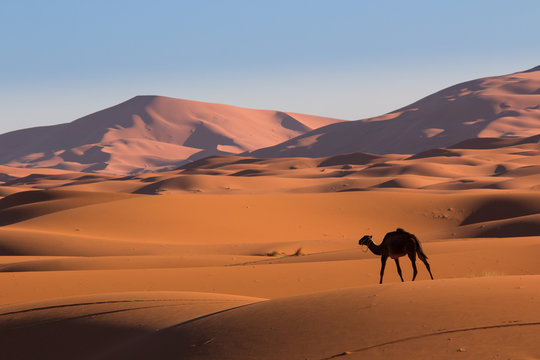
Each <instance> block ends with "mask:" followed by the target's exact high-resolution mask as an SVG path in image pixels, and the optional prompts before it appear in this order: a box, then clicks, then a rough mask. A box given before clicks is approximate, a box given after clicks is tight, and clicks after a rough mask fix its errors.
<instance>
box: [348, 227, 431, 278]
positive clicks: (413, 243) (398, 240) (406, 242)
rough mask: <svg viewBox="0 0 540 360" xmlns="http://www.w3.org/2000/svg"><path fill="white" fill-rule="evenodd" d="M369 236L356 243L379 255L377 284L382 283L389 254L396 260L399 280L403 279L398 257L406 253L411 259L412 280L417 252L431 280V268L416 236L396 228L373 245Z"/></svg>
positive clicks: (414, 276)
mask: <svg viewBox="0 0 540 360" xmlns="http://www.w3.org/2000/svg"><path fill="white" fill-rule="evenodd" d="M371 238H372V237H371V235H365V236H364V237H363V238H361V239H360V241H358V245H366V246H367V247H368V248H369V250H371V252H372V253H374V254H375V255H379V256H380V257H381V280H380V281H379V284H382V279H383V275H384V267H385V265H386V260H387V259H388V257H389V256H390V257H391V258H392V259H394V261H395V262H396V267H397V271H398V274H399V277H400V278H401V281H403V276H402V275H401V267H400V266H399V258H400V257H401V256H405V255H408V256H409V259H411V263H412V267H413V271H414V274H413V278H412V281H414V279H416V274H417V273H418V270H416V254H418V258H419V259H420V260H422V262H423V263H424V265H426V268H427V270H428V271H429V276H431V280H433V275H431V269H430V267H429V263H428V262H427V258H428V257H427V256H426V254H425V253H424V251H423V250H422V246H421V245H420V241H418V239H417V238H416V236H414V235H413V234H410V233H408V232H406V231H405V230H403V229H400V228H398V229H396V231H392V232H389V233H388V234H386V235H385V236H384V239H383V241H382V243H381V244H380V245H375V244H374V243H373V240H371Z"/></svg>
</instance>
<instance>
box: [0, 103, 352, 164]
mask: <svg viewBox="0 0 540 360" xmlns="http://www.w3.org/2000/svg"><path fill="white" fill-rule="evenodd" d="M337 121H341V120H337V119H330V118H324V117H318V116H311V115H303V114H295V113H285V112H280V111H271V110H252V109H244V108H240V107H235V106H230V105H221V104H211V103H203V102H197V101H188V100H181V99H174V98H168V97H162V96H136V97H134V98H132V99H130V100H128V101H126V102H123V103H121V104H118V105H116V106H113V107H110V108H108V109H105V110H101V111H98V112H96V113H93V114H90V115H88V116H85V117H82V118H80V119H78V120H75V121H73V122H71V123H67V124H60V125H53V126H44V127H36V128H30V129H24V130H19V131H13V132H10V133H6V134H3V135H0V164H5V165H10V166H15V167H51V168H58V169H65V170H75V171H84V172H102V173H114V174H129V173H137V172H143V171H161V170H164V169H169V168H171V167H177V166H180V165H181V164H183V163H185V162H187V161H189V160H196V159H200V158H202V157H205V156H209V155H217V154H237V153H241V152H245V151H252V150H255V149H258V148H261V147H266V146H270V145H275V144H277V143H280V142H283V141H285V140H288V139H290V138H293V137H295V136H298V135H300V134H303V133H305V132H308V131H311V130H312V129H315V128H319V127H321V126H324V125H328V124H330V123H334V122H337Z"/></svg>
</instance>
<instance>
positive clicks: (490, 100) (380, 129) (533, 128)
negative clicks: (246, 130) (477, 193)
mask: <svg viewBox="0 0 540 360" xmlns="http://www.w3.org/2000/svg"><path fill="white" fill-rule="evenodd" d="M539 89H540V70H539V68H538V67H536V68H534V69H531V70H530V71H525V72H518V73H514V74H509V75H504V76H494V77H487V78H482V79H477V80H472V81H468V82H465V83H461V84H457V85H454V86H452V87H449V88H447V89H444V90H441V91H439V92H437V93H435V94H432V95H429V96H427V97H425V98H423V99H421V100H419V101H417V102H415V103H413V104H411V105H408V106H406V107H404V108H401V109H398V110H396V111H394V112H391V113H388V114H386V115H382V116H378V117H374V118H369V119H362V120H357V121H352V122H345V123H336V124H330V125H327V126H325V127H322V128H319V129H315V130H313V131H310V132H308V133H306V134H303V135H299V136H298V137H296V138H294V139H291V140H287V141H285V142H283V143H281V144H278V145H274V146H271V147H268V148H265V149H259V150H256V151H253V152H252V153H251V155H253V156H255V157H263V158H264V157H291V156H299V157H323V156H330V155H337V154H343V153H353V152H370V153H376V154H389V153H400V154H415V153H418V152H421V151H425V150H429V149H431V148H441V147H446V146H449V145H452V144H455V143H457V142H460V141H463V140H466V139H470V138H477V137H479V138H484V137H491V138H516V137H517V138H523V137H530V136H534V135H537V134H538V133H539V132H540V91H539Z"/></svg>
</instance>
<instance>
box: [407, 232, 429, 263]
mask: <svg viewBox="0 0 540 360" xmlns="http://www.w3.org/2000/svg"><path fill="white" fill-rule="evenodd" d="M411 236H412V238H413V240H414V242H415V243H416V253H417V254H418V257H419V258H420V260H427V258H428V257H427V255H426V253H424V250H422V245H420V241H418V238H417V237H416V236H414V235H413V234H411Z"/></svg>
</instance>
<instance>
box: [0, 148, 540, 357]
mask: <svg viewBox="0 0 540 360" xmlns="http://www.w3.org/2000/svg"><path fill="white" fill-rule="evenodd" d="M475 144H476V145H475ZM473 145H475V146H476V147H478V146H477V145H478V144H477V143H474V144H473ZM484 145H485V144H484ZM499 145H500V144H498V145H496V146H495V145H494V144H490V145H489V146H488V148H475V146H472V145H471V144H468V145H467V144H465V145H462V146H461V148H458V147H456V148H452V149H439V150H437V151H438V152H437V151H434V152H432V153H429V154H423V155H422V154H420V155H417V156H415V157H413V158H411V157H410V156H402V155H385V156H374V155H369V154H354V155H347V156H341V157H339V156H338V157H331V158H320V159H303V158H292V159H275V160H261V159H251V158H245V157H231V156H225V157H215V158H210V159H206V160H202V161H200V162H197V163H195V164H192V165H191V166H188V167H184V168H182V169H178V170H175V171H170V172H165V173H154V174H141V175H137V176H128V177H113V176H106V175H88V174H81V173H76V172H67V171H56V170H43V171H40V170H36V169H32V170H29V169H14V168H8V167H1V168H0V174H2V177H1V178H0V181H1V183H2V184H3V185H2V186H0V254H1V255H0V288H1V289H2V291H1V292H0V335H1V336H0V349H1V351H2V358H6V359H36V358H50V359H74V358H77V359H124V358H125V359H133V358H135V359H138V358H141V359H149V358H160V359H173V358H174V359H176V358H185V359H330V358H339V359H341V358H343V359H379V358H380V359H388V358H398V357H399V358H411V359H412V358H414V359H433V358H436V359H445V358H452V359H453V358H464V359H508V358H511V359H537V358H540V343H539V342H538V341H537V339H538V338H540V325H539V324H540V317H539V314H540V312H539V311H538V309H539V308H540V262H539V261H538V257H539V255H540V193H539V192H538V191H537V189H538V187H537V186H538V182H537V178H538V176H539V175H538V173H539V170H538V167H537V166H536V165H535V163H537V160H538V156H539V155H538V148H537V147H538V145H537V143H535V142H534V139H533V140H530V142H528V143H523V144H516V143H505V144H503V145H504V146H499ZM484 147H485V146H484ZM445 151H448V153H445ZM450 152H451V153H452V154H456V155H448V154H449V153H450ZM344 184H345V185H347V186H343V185H344ZM383 184H386V185H383ZM344 188H345V189H347V190H348V191H343V190H344ZM351 190H352V191H351ZM156 194H159V195H156ZM397 227H402V228H404V229H405V230H407V231H410V232H412V233H414V234H416V235H417V237H418V238H419V239H420V241H421V242H422V245H423V249H424V251H425V252H426V254H427V255H428V257H429V259H428V261H429V262H430V264H431V268H432V272H433V275H434V277H435V280H429V275H428V273H427V271H426V269H425V267H424V265H423V264H422V263H421V262H419V261H418V269H419V274H418V278H417V281H415V282H411V281H410V279H411V277H412V268H411V265H410V261H409V260H408V259H407V258H406V257H402V258H401V266H402V268H403V275H404V277H405V280H406V282H404V283H401V281H400V279H399V277H398V275H397V272H396V269H395V265H394V264H393V261H389V262H388V264H387V267H386V273H385V276H384V283H383V285H378V284H377V283H378V280H379V269H380V258H379V257H378V256H376V255H374V254H372V253H371V252H370V251H365V250H367V249H366V248H364V247H360V246H358V239H359V238H360V237H362V236H363V235H365V234H370V235H373V240H374V241H375V243H379V242H380V241H381V240H382V238H383V236H384V235H385V233H386V232H388V231H392V230H394V229H396V228H397ZM29 344H32V346H29Z"/></svg>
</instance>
